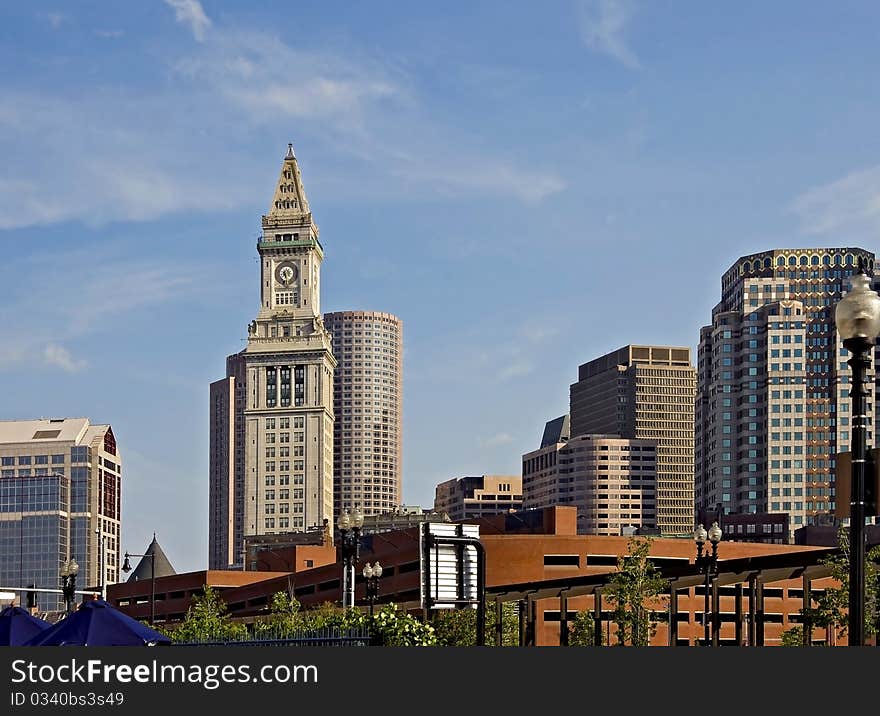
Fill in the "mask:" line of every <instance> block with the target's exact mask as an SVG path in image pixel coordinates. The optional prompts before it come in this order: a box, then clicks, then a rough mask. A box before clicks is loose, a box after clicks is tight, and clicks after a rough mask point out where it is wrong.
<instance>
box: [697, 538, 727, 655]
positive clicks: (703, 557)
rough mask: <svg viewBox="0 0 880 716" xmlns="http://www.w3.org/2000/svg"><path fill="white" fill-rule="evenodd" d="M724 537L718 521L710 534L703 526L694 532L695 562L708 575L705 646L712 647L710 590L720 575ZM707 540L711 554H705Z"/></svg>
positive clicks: (704, 618) (701, 571)
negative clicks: (721, 542)
mask: <svg viewBox="0 0 880 716" xmlns="http://www.w3.org/2000/svg"><path fill="white" fill-rule="evenodd" d="M722 535H723V533H722V531H721V527H720V525H719V524H718V522H717V521H716V522H713V523H712V526H711V527H710V528H709V531H708V532H707V531H706V528H705V527H703V525H697V528H696V529H695V530H694V542H696V543H697V558H696V560H694V563H695V564H696V565H697V568H698V569H699V570H700V574H705V575H706V581H705V590H706V594H705V602H704V604H705V606H704V607H703V646H710V645H711V643H712V642H711V638H712V635H711V631H710V628H711V625H710V621H709V590H710V589H711V587H712V580H713V579H714V578H715V577H716V576H717V574H718V543H719V542H720V541H721V537H722ZM707 538H708V540H709V544H711V545H712V551H711V552H709V550H708V549H707V550H706V552H705V554H704V553H703V547H704V545H705V544H706V539H707Z"/></svg>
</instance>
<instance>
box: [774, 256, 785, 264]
mask: <svg viewBox="0 0 880 716" xmlns="http://www.w3.org/2000/svg"><path fill="white" fill-rule="evenodd" d="M776 265H777V266H785V256H779V257H777V258H776Z"/></svg>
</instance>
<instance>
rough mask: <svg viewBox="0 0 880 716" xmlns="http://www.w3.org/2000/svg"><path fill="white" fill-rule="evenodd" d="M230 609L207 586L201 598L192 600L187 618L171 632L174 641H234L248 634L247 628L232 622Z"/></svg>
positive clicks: (197, 597)
mask: <svg viewBox="0 0 880 716" xmlns="http://www.w3.org/2000/svg"><path fill="white" fill-rule="evenodd" d="M228 612H229V607H228V606H227V605H226V602H224V601H223V598H222V597H221V596H220V594H219V593H218V592H217V591H215V590H214V589H212V588H211V587H209V586H208V585H205V589H204V592H203V594H202V595H201V596H195V597H193V599H192V603H191V604H190V607H189V609H188V610H187V612H186V618H185V619H184V620H183V623H182V624H180V626H178V627H176V628H174V629H173V630H171V631H170V632H169V636H170V637H171V638H172V640H173V641H176V642H180V641H232V640H236V639H241V638H243V637H244V636H245V635H246V634H247V627H245V625H244V624H239V623H236V622H234V621H232V618H231V617H230V616H229V613H228Z"/></svg>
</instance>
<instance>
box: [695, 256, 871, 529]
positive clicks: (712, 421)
mask: <svg viewBox="0 0 880 716" xmlns="http://www.w3.org/2000/svg"><path fill="white" fill-rule="evenodd" d="M860 259H862V260H864V261H865V262H866V265H867V266H868V268H869V270H870V271H872V272H873V268H874V255H873V254H872V253H870V252H868V251H865V250H863V249H858V248H830V249H821V248H816V249H774V250H771V251H763V252H761V253H757V254H750V255H748V256H743V257H741V258H740V259H738V260H737V261H736V262H735V263H734V264H733V266H731V267H730V268H729V269H728V270H727V271H726V272H725V273H724V275H723V276H722V278H721V301H720V302H719V303H718V305H717V306H715V308H714V309H713V310H712V324H711V325H708V326H705V327H704V328H702V329H701V331H700V345H699V351H698V376H699V379H698V398H697V405H696V449H695V460H696V463H695V472H696V507H697V509H698V510H700V509H702V510H708V509H715V508H717V506H718V505H720V506H721V509H722V511H723V512H724V513H734V514H738V513H741V514H750V513H751V514H756V513H758V514H760V513H766V512H770V513H775V512H785V513H788V514H789V516H790V519H789V525H790V527H791V529H792V530H795V529H797V528H798V527H801V526H802V525H806V524H815V523H820V522H823V521H824V520H826V519H830V518H831V515H832V514H833V510H834V470H835V458H836V454H837V453H838V452H845V451H846V450H848V449H849V429H850V426H849V415H850V402H849V401H850V399H849V390H850V387H851V386H850V385H849V383H850V377H851V371H850V368H849V366H848V365H847V363H846V361H847V358H848V356H847V351H846V350H844V349H843V346H842V342H841V340H840V336H839V335H838V333H837V331H836V328H835V325H834V306H835V304H836V303H837V301H838V300H839V299H840V297H841V295H842V294H843V293H844V292H845V291H847V290H848V289H849V282H848V277H849V276H851V275H852V274H853V273H854V272H855V271H857V270H858V268H857V267H858V263H859V260H860ZM873 383H874V377H873V365H872V367H871V369H870V370H869V376H868V384H869V385H870V386H873ZM869 391H870V393H871V397H869V398H868V402H869V412H870V413H871V414H872V415H873V414H874V410H875V408H874V405H873V402H874V401H873V392H874V391H873V389H871V388H869ZM871 422H872V423H873V421H871ZM868 440H869V443H872V442H873V428H872V427H869V432H868ZM789 537H790V535H789Z"/></svg>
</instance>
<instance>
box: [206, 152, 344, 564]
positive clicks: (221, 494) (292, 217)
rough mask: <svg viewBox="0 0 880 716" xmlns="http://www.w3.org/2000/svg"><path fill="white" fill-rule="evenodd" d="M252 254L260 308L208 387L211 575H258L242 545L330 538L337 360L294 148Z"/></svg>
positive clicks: (317, 251)
mask: <svg viewBox="0 0 880 716" xmlns="http://www.w3.org/2000/svg"><path fill="white" fill-rule="evenodd" d="M257 252H258V253H259V257H260V292H259V295H260V308H259V311H258V312H257V316H256V318H255V319H254V320H253V321H251V323H250V325H249V326H248V337H247V346H246V348H245V349H244V350H243V351H241V352H240V353H237V354H235V355H231V356H229V357H228V358H227V360H226V366H227V371H226V373H227V377H226V378H225V379H224V380H221V381H217V382H216V383H213V384H212V385H211V468H210V470H211V489H210V502H211V505H210V518H209V530H210V534H209V552H210V554H209V564H210V568H212V569H225V568H228V567H239V568H244V569H259V568H260V567H259V566H257V565H249V564H245V559H246V555H245V537H247V536H249V535H265V534H282V533H287V532H304V531H307V530H310V529H320V528H323V527H324V526H325V524H326V526H327V527H328V528H329V529H331V530H332V528H333V525H332V521H333V421H334V416H333V372H334V369H335V367H336V360H335V359H334V358H333V354H332V352H331V338H330V334H329V333H328V332H327V330H326V329H325V328H324V323H323V320H322V317H321V298H320V286H321V283H320V276H321V262H322V260H323V258H324V250H323V248H322V247H321V243H320V241H319V240H318V227H317V225H316V224H315V222H314V220H313V218H312V212H311V210H310V208H309V202H308V199H307V198H306V194H305V190H304V189H303V184H302V177H301V175H300V169H299V165H298V163H297V160H296V156H295V154H294V152H293V146H292V145H288V148H287V154H286V155H285V157H284V160H283V162H282V165H281V172H280V175H279V177H278V181H277V183H276V185H275V192H274V195H273V197H272V201H271V203H270V205H269V212H268V213H267V214H265V215H264V216H263V217H262V232H261V234H260V238H259V240H258V241H257ZM325 520H326V521H327V522H326V523H325Z"/></svg>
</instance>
